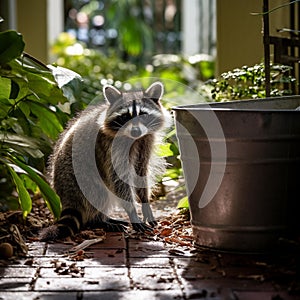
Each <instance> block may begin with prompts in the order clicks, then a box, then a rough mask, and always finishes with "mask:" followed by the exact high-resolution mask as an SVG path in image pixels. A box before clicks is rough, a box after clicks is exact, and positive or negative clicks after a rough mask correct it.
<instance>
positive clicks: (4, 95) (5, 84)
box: [0, 77, 11, 101]
mask: <svg viewBox="0 0 300 300" xmlns="http://www.w3.org/2000/svg"><path fill="white" fill-rule="evenodd" d="M10 88H11V80H10V79H8V78H3V77H0V101H1V99H8V98H9V95H10Z"/></svg>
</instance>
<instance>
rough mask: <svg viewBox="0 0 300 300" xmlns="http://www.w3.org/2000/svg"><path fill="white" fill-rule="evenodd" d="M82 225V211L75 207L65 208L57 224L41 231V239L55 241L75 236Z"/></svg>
mask: <svg viewBox="0 0 300 300" xmlns="http://www.w3.org/2000/svg"><path fill="white" fill-rule="evenodd" d="M81 227H82V216H81V213H80V212H79V211H78V210H76V209H73V208H67V209H64V210H63V211H62V213H61V216H60V219H59V220H58V221H57V223H56V224H54V225H52V226H50V227H48V228H45V229H43V230H42V231H41V232H40V235H39V239H40V241H53V240H57V239H63V238H66V237H68V236H73V235H74V234H76V233H77V232H79V230H80V229H81Z"/></svg>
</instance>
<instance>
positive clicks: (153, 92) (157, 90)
mask: <svg viewBox="0 0 300 300" xmlns="http://www.w3.org/2000/svg"><path fill="white" fill-rule="evenodd" d="M163 93H164V86H163V84H162V83H161V82H159V81H157V82H154V83H152V84H151V85H150V86H149V87H148V88H147V90H146V91H145V96H146V97H147V98H150V99H152V100H153V101H154V102H156V103H157V102H158V101H159V100H160V99H161V97H162V95H163Z"/></svg>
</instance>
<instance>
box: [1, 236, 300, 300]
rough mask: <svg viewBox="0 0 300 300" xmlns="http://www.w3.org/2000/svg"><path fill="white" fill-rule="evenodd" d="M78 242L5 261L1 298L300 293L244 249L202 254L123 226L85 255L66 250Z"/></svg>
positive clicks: (237, 299) (236, 298)
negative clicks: (240, 253)
mask: <svg viewBox="0 0 300 300" xmlns="http://www.w3.org/2000/svg"><path fill="white" fill-rule="evenodd" d="M71 247H72V246H71V245H66V244H61V243H49V244H47V243H40V242H34V243H31V244H29V252H28V256H27V257H25V258H21V259H18V260H12V261H7V262H3V261H2V262H3V263H2V264H1V265H0V299H1V300H2V299H3V300H10V299H12V300H17V299H22V300H38V299H47V300H51V299H53V300H54V299H63V300H69V299H70V300H71V299H72V300H75V299H77V300H79V299H83V300H84V299H101V300H102V299H120V300H121V299H122V300H135V299H160V300H161V299H166V300H169V299H214V300H216V299H232V300H252V299H255V300H256V299H258V300H264V299H266V300H267V299H268V300H272V299H274V300H275V299H276V300H282V299H284V300H290V299H300V295H299V294H298V295H297V294H295V295H291V294H289V291H288V287H286V286H282V285H278V284H276V282H274V280H267V279H266V277H265V276H266V275H265V273H264V272H266V266H265V265H264V264H263V263H262V262H259V260H258V263H257V265H255V264H251V265H250V262H249V265H247V263H246V264H245V261H246V262H247V260H245V259H239V258H238V257H237V256H233V257H235V259H234V260H232V259H231V258H230V259H229V260H228V257H227V256H226V255H223V254H222V255H220V254H213V255H207V254H205V253H204V254H203V255H199V253H197V252H196V251H191V249H188V248H187V247H179V246H178V247H177V246H176V248H174V246H171V245H168V244H165V243H163V242H161V241H153V240H151V241H150V240H138V239H132V238H126V239H125V238H124V235H123V234H120V233H108V234H107V239H106V240H105V241H104V242H101V243H98V244H95V245H93V246H91V247H90V248H87V249H86V250H85V253H86V257H85V258H84V259H83V260H81V261H74V260H72V259H71V258H70V256H68V255H67V254H66V253H67V252H66V251H67V250H68V249H69V248H71ZM174 250H175V251H174ZM231 257H232V256H231ZM287 276H291V275H290V274H287Z"/></svg>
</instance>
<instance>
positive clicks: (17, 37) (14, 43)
mask: <svg viewBox="0 0 300 300" xmlns="http://www.w3.org/2000/svg"><path fill="white" fill-rule="evenodd" d="M24 47H25V43H24V41H23V37H22V35H21V34H19V33H17V32H16V31H13V30H8V31H4V32H1V33H0V65H3V64H5V63H8V62H10V61H11V60H13V59H14V58H17V57H19V56H20V55H21V54H22V52H23V50H24Z"/></svg>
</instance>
